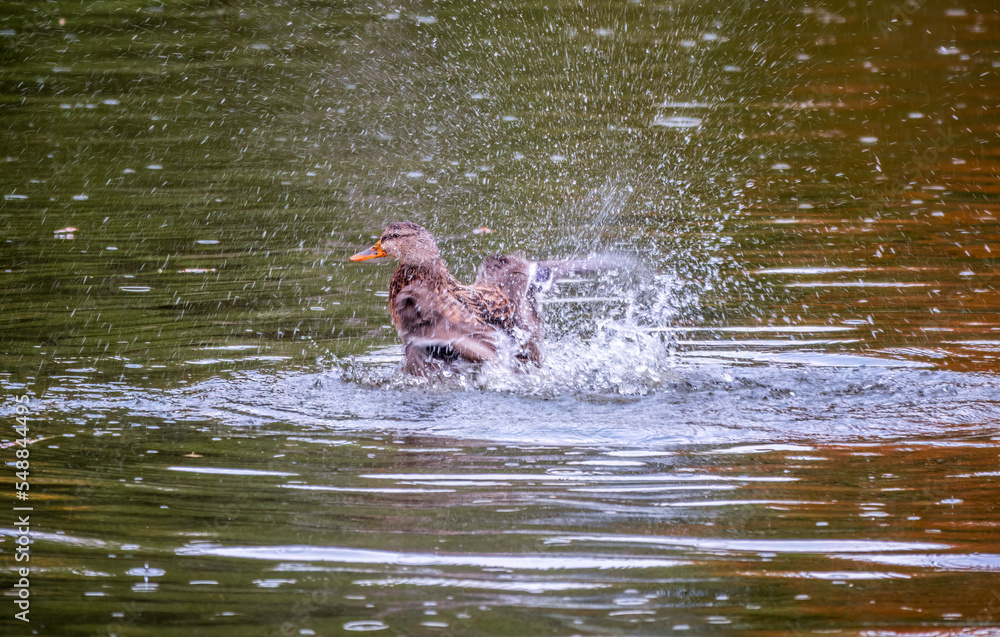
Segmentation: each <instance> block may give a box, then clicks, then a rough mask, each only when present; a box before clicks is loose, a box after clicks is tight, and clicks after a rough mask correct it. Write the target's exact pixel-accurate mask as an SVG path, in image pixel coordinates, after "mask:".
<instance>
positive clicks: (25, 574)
mask: <svg viewBox="0 0 1000 637" xmlns="http://www.w3.org/2000/svg"><path fill="white" fill-rule="evenodd" d="M14 402H15V403H16V405H15V408H14V412H15V420H14V425H13V427H14V433H15V435H16V437H15V439H14V443H13V444H12V445H10V446H9V448H10V449H12V450H13V454H14V461H13V463H12V464H13V466H14V477H15V480H14V502H15V504H14V506H13V509H12V514H13V519H14V530H15V531H16V535H15V536H14V544H15V549H14V562H15V564H16V566H17V572H16V574H15V577H16V581H15V583H14V587H13V590H14V605H15V607H16V608H15V612H14V613H13V615H14V619H16V620H18V621H22V622H25V623H29V622H30V621H31V618H30V615H29V614H30V612H31V564H30V563H31V513H32V512H33V511H34V508H33V507H31V506H29V505H28V502H29V493H30V489H31V481H30V478H31V462H30V460H29V457H30V456H31V451H30V450H29V449H28V445H29V444H30V443H31V439H30V436H29V434H30V433H31V422H30V420H29V418H28V405H29V403H30V398H28V396H27V395H26V394H24V395H21V396H17V397H15V398H14Z"/></svg>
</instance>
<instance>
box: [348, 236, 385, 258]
mask: <svg viewBox="0 0 1000 637" xmlns="http://www.w3.org/2000/svg"><path fill="white" fill-rule="evenodd" d="M384 256H387V255H386V253H385V250H383V249H382V241H381V240H380V241H379V242H378V243H376V244H375V245H373V246H372V247H370V248H368V249H367V250H365V251H364V252H359V253H357V254H356V255H354V256H353V257H351V261H367V260H368V259H378V258H379V257H384Z"/></svg>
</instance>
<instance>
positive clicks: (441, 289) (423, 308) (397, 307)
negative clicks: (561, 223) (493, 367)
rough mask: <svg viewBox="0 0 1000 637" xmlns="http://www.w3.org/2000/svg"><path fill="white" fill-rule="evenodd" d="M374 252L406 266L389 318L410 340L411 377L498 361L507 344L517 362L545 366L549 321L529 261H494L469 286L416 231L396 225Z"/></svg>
mask: <svg viewBox="0 0 1000 637" xmlns="http://www.w3.org/2000/svg"><path fill="white" fill-rule="evenodd" d="M375 247H376V248H378V251H379V252H381V251H383V250H384V253H385V254H386V255H388V256H393V257H396V258H397V259H399V261H400V263H399V266H398V267H397V268H396V271H395V272H394V273H393V275H392V278H391V279H390V281H389V313H390V315H391V316H392V322H393V325H395V327H396V330H397V332H398V333H399V336H400V338H401V339H402V341H403V347H404V361H403V369H404V371H406V372H407V373H411V374H417V375H429V374H431V373H434V372H436V371H440V370H442V369H446V368H448V367H450V366H452V365H453V364H455V363H458V362H461V361H464V362H468V363H481V362H487V361H492V360H495V359H496V358H497V357H498V353H499V352H500V351H501V349H503V347H504V346H505V345H507V346H513V349H514V350H515V351H514V355H515V357H516V358H517V359H518V360H521V361H523V362H529V361H530V362H533V363H536V364H539V363H540V362H541V348H540V346H539V341H540V339H541V336H542V321H541V318H540V316H539V312H538V305H537V301H536V300H535V298H534V290H533V288H532V287H531V285H530V283H531V268H532V267H533V266H532V264H531V263H530V262H529V261H528V260H527V259H525V258H524V257H522V256H520V255H512V256H503V255H498V256H492V257H489V258H487V259H485V260H484V261H483V264H482V265H481V266H480V268H479V273H478V275H477V277H476V282H475V283H474V284H473V285H471V286H465V285H462V284H461V283H459V282H458V281H457V280H456V279H455V277H453V276H452V275H451V274H450V273H449V272H448V268H447V266H446V265H445V263H444V261H443V260H442V259H441V257H440V254H439V253H438V250H437V244H436V243H435V242H434V238H433V237H432V236H431V235H430V233H429V232H427V231H426V230H425V229H424V228H422V227H420V226H418V225H417V224H414V223H408V222H401V223H394V224H390V225H389V226H388V227H387V228H386V229H385V231H384V232H383V233H382V237H381V238H380V239H379V242H378V243H377V244H376V246H375ZM374 250H375V248H373V251H374ZM370 252H371V251H370ZM362 254H367V253H362Z"/></svg>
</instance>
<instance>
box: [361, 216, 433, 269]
mask: <svg viewBox="0 0 1000 637" xmlns="http://www.w3.org/2000/svg"><path fill="white" fill-rule="evenodd" d="M380 257H393V258H394V259H397V260H398V261H399V262H400V263H402V264H403V265H424V264H428V263H432V262H434V261H437V260H438V259H440V258H441V253H440V251H438V247H437V242H436V241H434V237H433V236H432V235H431V233H430V232H427V230H426V228H424V227H423V226H420V225H417V224H415V223H413V222H410V221H397V222H395V223H390V224H389V225H388V226H386V227H385V230H383V231H382V236H381V237H379V239H378V241H377V242H376V243H375V245H373V246H372V247H370V248H368V249H367V250H365V251H364V252H359V253H357V254H355V255H354V256H352V257H351V261H367V260H368V259H378V258H380Z"/></svg>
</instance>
